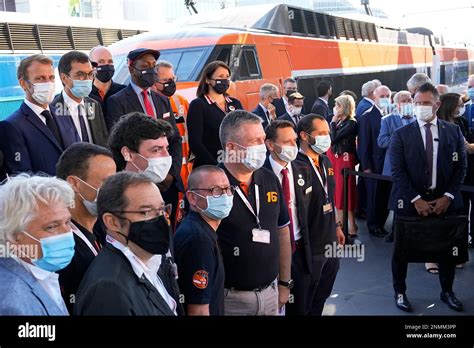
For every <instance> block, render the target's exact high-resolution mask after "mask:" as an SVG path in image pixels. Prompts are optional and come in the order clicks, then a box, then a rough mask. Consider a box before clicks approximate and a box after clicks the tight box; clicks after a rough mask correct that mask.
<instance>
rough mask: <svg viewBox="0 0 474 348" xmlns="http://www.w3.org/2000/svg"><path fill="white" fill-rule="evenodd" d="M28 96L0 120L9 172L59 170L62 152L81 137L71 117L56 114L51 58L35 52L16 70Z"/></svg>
mask: <svg viewBox="0 0 474 348" xmlns="http://www.w3.org/2000/svg"><path fill="white" fill-rule="evenodd" d="M17 77H18V81H19V84H20V87H21V88H22V89H23V91H24V92H25V100H24V102H23V103H22V104H21V106H20V108H19V109H18V110H17V111H15V112H14V113H13V114H11V115H10V116H9V117H7V118H6V120H4V121H2V122H0V148H1V149H2V152H3V156H4V165H5V171H6V172H7V173H8V174H10V175H11V174H16V173H22V172H33V173H36V172H43V173H46V174H49V175H55V174H56V163H57V161H58V159H59V156H61V153H62V152H63V151H64V149H66V148H67V147H68V146H69V145H71V144H72V143H74V142H77V141H81V140H80V139H79V136H78V134H77V132H76V131H75V129H74V125H73V123H72V120H71V119H70V118H66V117H57V116H56V115H55V112H54V108H52V107H50V105H49V103H51V101H52V100H53V97H54V90H55V84H54V81H55V75H54V67H53V61H52V59H51V58H49V57H47V56H45V55H42V54H35V55H32V56H30V57H27V58H25V59H23V60H22V61H21V62H20V64H19V66H18V71H17Z"/></svg>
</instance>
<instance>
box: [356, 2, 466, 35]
mask: <svg viewBox="0 0 474 348" xmlns="http://www.w3.org/2000/svg"><path fill="white" fill-rule="evenodd" d="M351 2H352V3H353V4H354V5H355V6H361V5H360V0H351ZM370 6H371V7H377V8H380V9H382V10H383V11H384V12H385V13H387V14H388V15H389V16H391V17H393V19H395V20H396V21H397V22H398V23H400V25H401V26H402V27H415V26H424V27H429V28H431V29H433V30H436V31H437V32H441V34H443V35H444V36H445V37H446V38H449V39H450V40H454V41H458V42H465V41H468V42H471V43H472V44H474V30H472V28H473V26H472V22H473V21H474V0H451V1H445V0H444V1H443V0H370Z"/></svg>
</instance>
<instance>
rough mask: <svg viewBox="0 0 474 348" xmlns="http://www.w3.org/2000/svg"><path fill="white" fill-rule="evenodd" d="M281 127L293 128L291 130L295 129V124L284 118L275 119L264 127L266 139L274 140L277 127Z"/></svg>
mask: <svg viewBox="0 0 474 348" xmlns="http://www.w3.org/2000/svg"><path fill="white" fill-rule="evenodd" d="M282 128H293V130H295V126H294V125H293V123H292V122H290V121H286V120H275V121H273V122H272V123H270V124H269V125H268V126H267V127H266V128H265V135H266V139H267V140H271V141H275V140H276V138H277V131H278V129H282Z"/></svg>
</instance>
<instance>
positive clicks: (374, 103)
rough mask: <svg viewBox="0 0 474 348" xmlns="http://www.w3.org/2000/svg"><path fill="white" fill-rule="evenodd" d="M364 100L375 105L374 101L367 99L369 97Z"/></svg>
mask: <svg viewBox="0 0 474 348" xmlns="http://www.w3.org/2000/svg"><path fill="white" fill-rule="evenodd" d="M364 99H365V100H367V101H368V102H370V104H372V105H375V102H374V101H373V100H372V99H370V98H367V97H364Z"/></svg>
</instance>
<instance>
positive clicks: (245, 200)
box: [236, 184, 261, 229]
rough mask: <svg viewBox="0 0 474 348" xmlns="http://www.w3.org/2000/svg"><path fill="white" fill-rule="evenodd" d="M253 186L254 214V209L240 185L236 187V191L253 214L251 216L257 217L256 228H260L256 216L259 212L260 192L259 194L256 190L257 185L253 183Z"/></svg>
mask: <svg viewBox="0 0 474 348" xmlns="http://www.w3.org/2000/svg"><path fill="white" fill-rule="evenodd" d="M254 187H255V205H256V206H257V213H256V214H255V211H254V210H253V208H252V205H251V204H250V202H249V200H248V199H247V197H245V195H244V194H243V192H242V191H241V190H240V187H237V189H236V191H237V193H238V194H239V196H240V198H241V199H242V201H243V202H244V204H245V206H246V207H247V209H248V210H250V212H251V213H252V214H253V216H255V218H256V219H257V224H258V228H260V229H261V227H260V219H259V217H258V215H259V213H260V194H259V190H258V185H257V184H255V185H254Z"/></svg>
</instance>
